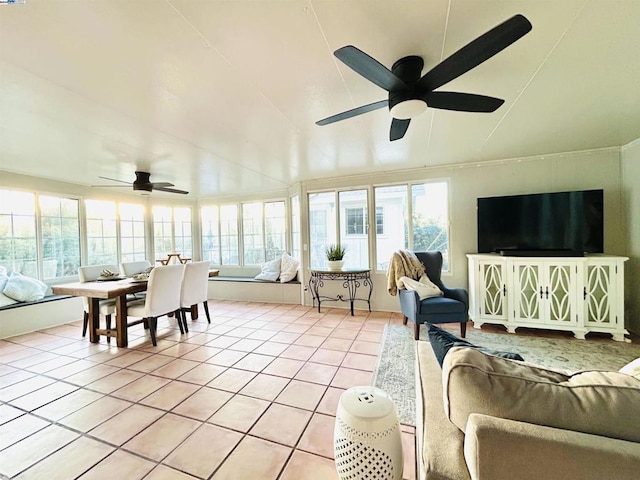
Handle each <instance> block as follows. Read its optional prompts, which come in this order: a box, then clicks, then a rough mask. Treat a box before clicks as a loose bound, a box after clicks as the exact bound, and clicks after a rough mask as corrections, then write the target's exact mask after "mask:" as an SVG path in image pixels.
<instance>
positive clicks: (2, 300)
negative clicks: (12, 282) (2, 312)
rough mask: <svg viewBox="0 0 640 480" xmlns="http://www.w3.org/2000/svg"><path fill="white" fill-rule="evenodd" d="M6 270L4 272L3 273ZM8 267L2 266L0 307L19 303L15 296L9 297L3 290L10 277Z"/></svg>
mask: <svg viewBox="0 0 640 480" xmlns="http://www.w3.org/2000/svg"><path fill="white" fill-rule="evenodd" d="M3 271H4V273H2V272H3ZM6 272H7V269H6V268H4V267H0V307H4V306H5V305H13V304H14V303H17V300H14V299H13V298H9V297H7V296H6V295H5V294H4V293H2V291H3V290H4V287H5V285H6V284H7V280H9V277H7V275H6Z"/></svg>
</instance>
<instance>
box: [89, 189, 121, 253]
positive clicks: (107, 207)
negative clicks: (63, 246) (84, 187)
mask: <svg viewBox="0 0 640 480" xmlns="http://www.w3.org/2000/svg"><path fill="white" fill-rule="evenodd" d="M85 212H86V218H87V264H88V265H99V264H103V263H111V264H118V238H117V232H116V204H115V203H114V202H105V201H99V200H85Z"/></svg>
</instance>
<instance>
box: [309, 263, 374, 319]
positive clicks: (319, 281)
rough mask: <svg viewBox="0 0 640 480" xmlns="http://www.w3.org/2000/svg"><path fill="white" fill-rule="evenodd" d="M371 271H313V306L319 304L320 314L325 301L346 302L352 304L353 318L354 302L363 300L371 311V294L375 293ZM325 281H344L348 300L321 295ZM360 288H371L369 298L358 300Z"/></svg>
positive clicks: (311, 284)
mask: <svg viewBox="0 0 640 480" xmlns="http://www.w3.org/2000/svg"><path fill="white" fill-rule="evenodd" d="M370 274H371V269H369V268H366V269H350V268H345V269H342V270H311V278H310V279H309V289H310V290H311V296H312V297H313V305H314V306H315V304H316V301H317V302H318V313H319V312H320V303H321V302H322V301H323V300H324V301H331V302H338V301H340V302H346V301H347V300H348V301H349V302H350V303H351V316H353V302H355V301H356V300H361V301H363V302H367V305H369V311H371V293H372V292H373V282H372V281H371V276H370ZM325 280H338V281H342V288H345V289H347V292H348V294H349V297H348V298H345V296H344V295H338V296H336V297H327V296H326V295H320V289H321V288H322V287H323V286H324V282H325ZM360 286H363V287H369V296H368V297H367V298H357V297H356V292H357V291H358V288H359V287H360Z"/></svg>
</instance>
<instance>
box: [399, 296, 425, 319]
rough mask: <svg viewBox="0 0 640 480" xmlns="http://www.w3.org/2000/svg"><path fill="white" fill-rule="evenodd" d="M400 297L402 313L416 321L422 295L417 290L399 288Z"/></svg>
mask: <svg viewBox="0 0 640 480" xmlns="http://www.w3.org/2000/svg"><path fill="white" fill-rule="evenodd" d="M398 297H399V298H400V310H401V311H402V314H403V315H404V316H405V317H407V318H409V319H411V320H412V321H414V322H415V320H416V317H417V316H418V309H419V307H420V296H419V295H418V292H416V291H415V290H406V289H400V290H398Z"/></svg>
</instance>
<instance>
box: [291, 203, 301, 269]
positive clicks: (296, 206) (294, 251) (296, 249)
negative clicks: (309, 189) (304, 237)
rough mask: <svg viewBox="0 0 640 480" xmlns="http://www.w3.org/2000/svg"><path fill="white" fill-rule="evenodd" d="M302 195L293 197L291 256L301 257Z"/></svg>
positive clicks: (299, 258)
mask: <svg viewBox="0 0 640 480" xmlns="http://www.w3.org/2000/svg"><path fill="white" fill-rule="evenodd" d="M300 253H301V251H300V197H299V196H298V195H295V196H293V197H291V256H292V257H294V258H297V259H298V260H301V257H300Z"/></svg>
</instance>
